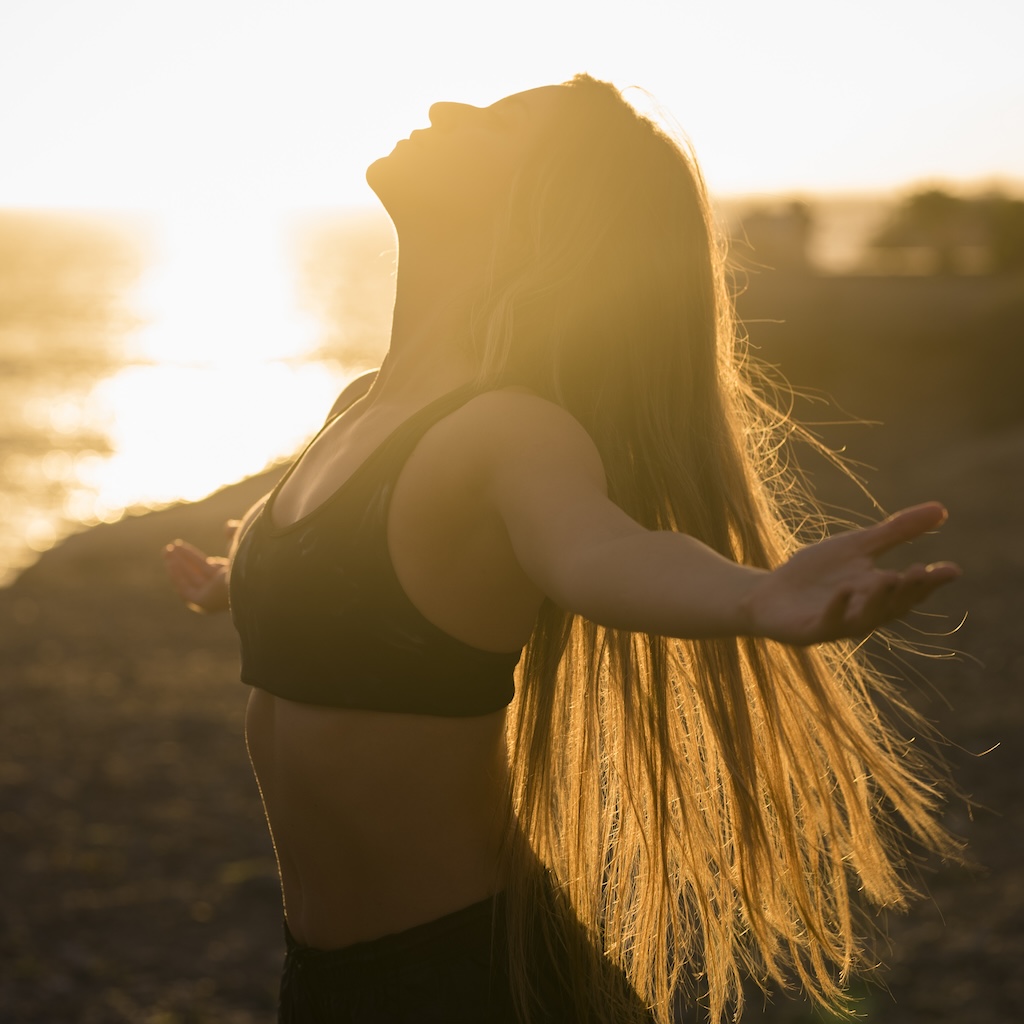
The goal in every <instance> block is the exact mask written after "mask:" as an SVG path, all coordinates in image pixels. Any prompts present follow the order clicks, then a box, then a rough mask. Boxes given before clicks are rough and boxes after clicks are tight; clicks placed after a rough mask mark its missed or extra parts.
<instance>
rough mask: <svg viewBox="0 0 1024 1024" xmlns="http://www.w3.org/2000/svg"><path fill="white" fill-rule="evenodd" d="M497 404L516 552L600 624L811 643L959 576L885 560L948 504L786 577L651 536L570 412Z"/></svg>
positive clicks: (504, 500) (832, 545) (679, 538)
mask: <svg viewBox="0 0 1024 1024" xmlns="http://www.w3.org/2000/svg"><path fill="white" fill-rule="evenodd" d="M502 403H504V408H502ZM492 406H493V408H492V413H493V415H492V416H491V419H492V422H491V424H490V432H489V433H487V434H483V435H482V436H485V437H486V438H487V440H486V447H487V451H488V456H487V460H486V461H487V469H486V479H487V487H488V493H489V496H490V499H491V501H492V502H493V504H494V507H495V509H496V510H497V512H498V514H499V515H500V516H501V518H502V520H503V522H504V524H505V528H506V530H507V532H508V536H509V539H510V541H511V543H512V547H513V550H514V551H515V553H516V557H517V559H518V561H519V563H520V565H521V566H522V567H523V570H524V571H525V572H526V574H527V575H528V576H529V577H530V578H531V580H532V581H533V582H534V583H535V584H536V585H537V586H538V587H539V588H540V589H541V590H542V591H543V592H544V593H545V594H546V595H547V596H548V597H549V598H550V599H551V600H553V601H554V602H555V603H557V604H558V605H560V606H561V607H563V608H566V609H567V610H570V611H573V612H576V613H578V614H580V615H583V616H585V617H586V618H589V619H591V620H592V621H594V622H597V623H600V624H601V625H605V626H613V627H616V628H620V629H629V630H634V631H637V632H646V633H655V634H661V635H665V636H677V637H685V638H698V637H714V636H739V635H748V636H765V637H769V638H771V639H774V640H778V641H781V642H784V643H791V644H811V643H818V642H821V641H825V640H834V639H837V638H839V637H844V636H851V637H855V636H863V635H865V634H866V633H869V632H870V631H871V630H873V629H875V628H877V627H878V626H881V625H882V624H884V623H885V622H887V621H889V620H891V619H893V618H897V617H899V616H900V615H903V614H904V613H905V612H906V611H908V610H909V609H910V608H911V607H913V606H914V605H916V604H918V603H919V602H921V601H923V600H924V599H925V598H926V597H927V596H928V595H929V594H930V593H931V592H932V591H933V590H935V589H936V588H937V587H939V586H941V585H942V584H944V583H948V582H949V581H950V580H952V579H955V578H956V577H957V576H958V575H959V569H958V568H957V567H956V566H955V565H952V564H951V563H940V564H937V565H932V566H921V565H914V566H911V567H910V568H909V569H906V570H903V571H893V570H888V569H882V568H880V567H878V566H877V564H876V559H877V558H878V556H880V555H881V554H883V553H884V552H885V551H888V550H890V549H891V548H894V547H896V546H898V545H899V544H902V543H904V542H906V541H909V540H912V539H913V538H914V537H917V536H919V535H920V534H922V533H925V532H926V531H928V530H930V529H933V528H934V527H936V526H938V525H939V524H940V523H941V522H942V521H943V520H944V519H945V510H944V509H943V508H942V507H941V506H940V505H937V504H927V505H920V506H917V507H915V508H911V509H906V510H904V511H903V512H899V513H897V514H896V515H895V516H893V517H891V518H890V519H887V520H886V521H885V522H883V523H879V524H877V525H875V526H872V527H869V528H867V529H864V530H852V531H850V532H848V533H844V534H839V535H837V536H835V537H832V538H829V539H828V540H825V541H823V542H821V543H819V544H812V545H809V546H808V547H806V548H803V549H802V550H800V551H799V552H797V554H796V555H795V556H794V557H793V558H791V559H790V560H789V561H787V562H786V563H784V564H783V565H781V566H779V567H778V568H776V569H775V570H774V571H767V570H763V569H755V568H751V567H749V566H742V565H738V564H736V563H735V562H732V561H730V560H729V559H727V558H724V557H722V556H721V555H719V554H718V553H717V552H715V551H713V550H711V549H710V548H709V547H707V546H706V545H705V544H702V543H701V542H700V541H698V540H696V539H694V538H693V537H690V536H687V535H686V534H682V533H673V532H670V531H650V530H646V529H644V528H643V527H641V526H640V525H639V524H638V523H636V522H635V521H634V520H633V519H631V518H630V517H629V516H628V515H626V513H625V512H623V511H622V510H621V509H620V508H619V507H618V506H616V505H615V504H614V503H613V502H611V501H610V500H609V499H608V497H607V493H606V485H605V479H604V471H603V468H602V466H601V460H600V457H599V455H598V453H597V450H596V448H595V447H594V444H593V442H592V441H591V440H590V438H589V437H588V436H587V434H586V433H585V432H584V431H583V429H582V428H581V427H580V426H579V424H577V423H576V422H575V420H573V419H572V418H571V417H570V416H569V415H568V414H567V413H565V411H564V410H562V409H559V408H558V407H557V406H554V405H551V404H550V403H547V402H544V401H543V400H541V399H536V398H533V397H532V396H525V395H511V394H506V395H503V396H496V401H495V402H494V403H492ZM481 426H482V425H481Z"/></svg>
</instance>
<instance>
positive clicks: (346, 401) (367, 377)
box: [326, 370, 379, 423]
mask: <svg viewBox="0 0 1024 1024" xmlns="http://www.w3.org/2000/svg"><path fill="white" fill-rule="evenodd" d="M378 372H379V371H378V370H367V372H366V373H362V374H360V375H359V376H358V377H354V378H353V379H352V380H350V381H349V382H348V384H346V385H345V387H343V388H342V390H341V394H340V395H338V397H337V398H336V399H335V402H334V405H332V406H331V411H330V412H329V413H328V414H327V420H326V422H328V423H330V421H331V420H333V419H334V418H335V417H336V416H340V415H341V414H342V413H343V412H345V410H346V409H348V408H349V407H351V406H353V405H355V403H356V402H358V401H359V399H360V398H362V397H363V396H364V395H366V393H367V392H368V391H369V390H370V388H371V387H373V382H374V381H375V380H376V379H377V374H378Z"/></svg>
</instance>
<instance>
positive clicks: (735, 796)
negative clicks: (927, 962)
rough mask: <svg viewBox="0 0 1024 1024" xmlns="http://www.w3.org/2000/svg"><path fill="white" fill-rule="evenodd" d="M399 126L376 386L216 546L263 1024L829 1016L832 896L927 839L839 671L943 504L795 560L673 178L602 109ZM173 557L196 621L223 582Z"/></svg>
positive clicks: (932, 576)
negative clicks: (392, 249)
mask: <svg viewBox="0 0 1024 1024" xmlns="http://www.w3.org/2000/svg"><path fill="white" fill-rule="evenodd" d="M430 122H431V126H430V128H428V129H426V130H422V131H416V132H413V133H412V136H411V137H410V138H409V139H407V140H403V141H402V142H400V143H399V144H398V145H397V146H396V147H395V149H394V151H393V152H392V153H391V154H390V155H389V156H387V157H384V158H383V159H381V160H378V161H376V162H375V163H374V164H373V165H371V167H370V168H369V170H368V172H367V180H368V181H369V183H370V185H371V186H372V187H373V189H374V190H375V192H376V193H377V195H378V196H379V197H380V199H381V201H382V203H383V204H384V206H385V208H386V209H387V211H388V213H389V214H390V216H391V218H392V220H393V221H394V224H395V227H396V230H397V233H398V237H399V241H400V269H399V273H398V287H397V296H396V300H395V310H394V321H393V328H392V335H391V346H390V350H389V352H388V355H387V358H386V360H385V361H384V364H383V366H382V367H381V369H380V371H379V373H377V374H376V375H375V376H374V375H368V376H367V377H363V378H360V379H359V380H357V381H356V382H355V383H354V384H352V385H351V386H350V387H349V388H348V389H347V390H346V392H345V393H344V394H343V395H342V396H341V398H340V399H339V401H338V403H337V404H336V406H335V408H334V410H332V414H331V416H330V417H329V419H328V422H327V424H326V426H325V427H324V429H323V430H322V431H321V433H320V434H319V435H318V436H317V438H316V439H314V441H313V442H312V443H311V444H310V446H309V447H308V448H307V449H306V451H305V452H304V453H303V455H302V456H301V457H300V459H299V460H298V461H297V462H296V464H295V465H294V466H293V467H292V468H291V470H290V471H289V472H288V473H287V474H286V475H285V477H284V478H283V480H282V482H281V483H279V484H278V486H277V487H276V488H275V490H274V492H273V493H272V494H271V495H270V496H268V498H267V499H264V501H263V502H261V503H260V504H259V505H257V506H256V508H254V509H253V510H252V511H250V513H249V514H248V515H247V516H246V518H245V520H244V521H243V523H242V525H241V528H240V530H239V532H238V537H237V540H236V543H235V545H234V550H233V555H232V558H233V562H232V568H231V574H230V590H231V607H232V613H233V615H234V618H235V622H236V625H237V626H238V629H239V632H240V635H241V639H242V678H243V680H244V681H245V682H247V683H249V684H251V685H252V686H253V689H252V691H251V694H250V698H249V709H248V716H247V739H248V745H249V752H250V756H251V759H252V763H253V767H254V769H255V772H256V776H257V778H258V781H259V784H260V789H261V793H262V796H263V800H264V804H265V807H266V812H267V818H268V821H269V824H270V828H271V832H272V834H273V838H274V844H275V849H276V853H277V858H278V864H279V868H280V874H281V883H282V888H283V893H284V904H285V917H286V923H287V932H288V944H289V952H288V956H287V959H286V965H285V976H284V981H283V984H282V1004H281V1018H280V1019H281V1020H282V1021H296V1022H299V1021H301V1022H307V1021H309V1022H312V1021H331V1022H335V1021H349V1020H351V1021H357V1020H358V1021H399V1020H402V1021H404V1020H410V1021H413V1020H415V1021H420V1022H423V1021H435V1020H436V1021H445V1022H454V1021H513V1020H517V1021H518V1020H522V1021H527V1020H533V1021H559V1022H562V1021H571V1020H579V1021H587V1022H590V1021H626V1020H634V1019H637V1020H639V1019H651V1018H655V1019H657V1020H659V1021H668V1020H670V1019H671V1018H672V1013H673V1008H674V1007H675V1008H678V1007H679V1006H681V1005H683V1004H684V1003H686V1001H687V1000H689V1001H690V1002H691V1003H692V1002H694V1001H700V1002H702V1003H704V1004H705V1005H706V1007H707V1011H708V1013H709V1015H710V1017H711V1019H712V1020H718V1019H720V1018H721V1017H722V1015H723V1013H724V1012H725V1010H726V1008H734V1009H736V1010H737V1011H738V1009H739V1008H740V1007H739V1004H740V1001H741V995H740V988H739V986H740V984H741V982H742V979H743V978H744V977H745V976H747V975H752V976H753V977H754V978H755V979H757V980H758V981H762V982H764V981H767V980H769V979H774V980H775V981H777V982H783V981H784V980H785V979H786V978H787V977H792V976H794V975H795V976H796V978H797V979H798V980H799V981H800V982H801V983H802V984H803V985H804V987H805V988H806V989H807V990H808V991H809V992H810V993H811V994H812V995H813V996H815V997H816V998H818V999H819V1000H821V1001H823V1002H826V1003H830V1004H834V1003H837V1002H839V1001H840V1000H841V988H840V984H839V982H838V981H837V980H836V978H837V977H838V978H840V979H841V978H843V977H844V976H845V972H847V971H848V970H849V969H851V968H853V967H855V966H856V965H857V963H858V953H859V942H858V932H857V927H856V924H855V921H854V918H855V912H854V900H853V898H852V895H851V887H853V889H854V890H856V889H860V890H862V891H863V892H864V893H866V895H867V897H868V898H870V899H871V900H874V901H875V902H878V903H894V902H899V901H901V900H902V898H903V894H904V886H903V885H902V883H901V880H900V878H899V877H898V874H897V871H896V866H897V865H898V863H899V856H900V847H899V845H898V844H897V843H896V842H895V839H894V837H895V836H896V835H897V834H898V833H897V829H902V830H903V831H902V833H899V834H906V833H909V834H911V835H912V836H913V837H915V838H916V839H917V840H919V841H920V842H922V843H924V844H925V846H927V847H930V848H933V849H938V850H940V851H943V852H948V851H950V850H952V848H953V845H952V842H951V841H950V840H949V839H948V838H947V837H946V836H945V834H944V833H943V831H942V830H941V828H940V827H939V826H938V825H937V823H936V821H935V804H936V798H935V795H934V791H933V790H932V789H931V788H930V784H929V779H928V776H927V774H923V772H924V770H925V768H926V766H925V765H924V764H922V763H921V762H920V761H919V759H918V756H917V755H916V754H915V753H914V752H913V751H914V749H915V748H912V747H909V746H908V744H906V743H905V742H904V741H903V740H902V739H901V738H900V736H898V735H897V734H896V733H895V732H894V731H893V730H892V729H891V727H890V726H888V725H887V724H886V723H885V722H884V721H883V719H882V718H881V717H880V716H879V714H878V712H877V711H876V710H875V704H874V698H876V697H878V696H882V697H883V698H885V699H886V700H888V701H892V700H893V699H894V695H893V694H892V692H891V691H890V689H889V687H888V686H887V684H886V681H885V680H884V679H882V678H881V677H880V676H879V675H877V674H876V673H874V672H873V671H872V670H871V669H870V668H869V667H868V666H867V665H866V664H864V663H863V662H862V660H861V659H860V658H859V656H857V654H856V650H857V643H856V640H857V638H860V637H863V636H864V635H866V634H867V633H870V632H871V631H872V630H874V629H876V628H877V627H879V626H881V625H882V624H883V623H885V622H887V621H889V620H890V619H893V618H895V617H898V616H900V615H902V614H904V613H905V612H906V611H907V610H908V609H910V608H911V607H913V606H914V605H916V604H917V603H919V602H920V601H922V600H923V599H924V598H925V597H927V596H928V595H929V594H930V593H931V592H932V591H933V590H934V589H935V588H936V587H939V586H941V585H942V584H944V583H947V582H949V581H950V580H952V579H954V578H955V577H956V576H957V575H958V569H957V568H956V567H955V566H953V565H951V564H948V563H942V564H937V565H931V566H927V567H925V566H921V565H915V566H912V567H911V568H909V569H906V570H903V571H892V570H883V569H880V568H878V567H876V565H875V559H876V557H877V556H878V555H880V554H881V553H883V552H885V551H887V550H889V549H891V548H893V547H896V546H898V545H899V544H901V543H903V542H905V541H909V540H911V539H913V538H914V537H917V536H919V535H920V534H922V533H924V532H925V531H928V530H930V529H933V528H934V527H936V526H938V525H939V524H940V523H941V521H942V520H943V519H944V517H945V513H944V511H943V510H942V508H941V507H940V506H938V505H935V504H928V505H922V506H918V507H916V508H912V509H907V510H904V511H903V512H901V513H898V514H897V515H895V516H893V517H891V518H889V519H888V520H886V521H885V522H883V523H880V524H878V525H875V526H873V527H870V528H868V529H864V530H859V531H852V532H848V533H843V534H839V535H836V536H834V537H831V538H830V539H827V540H823V541H819V542H818V543H813V544H810V545H809V546H801V537H802V536H803V535H805V534H806V533H807V532H808V531H809V530H811V529H818V531H819V532H818V534H817V537H818V538H820V537H821V536H823V535H824V534H823V532H822V531H821V529H820V522H821V521H820V519H814V520H813V522H812V518H813V516H814V515H816V512H815V510H814V508H813V506H811V505H810V504H809V502H808V501H806V500H804V499H802V498H801V497H800V496H799V495H800V492H799V491H798V490H796V489H795V488H794V481H793V478H792V475H791V474H790V473H789V472H788V471H787V469H786V467H785V465H784V464H783V462H782V460H781V459H780V457H779V455H778V453H779V451H780V448H779V445H778V444H777V443H776V440H777V438H778V436H779V435H780V433H782V434H785V433H786V432H787V431H789V432H791V431H792V430H793V429H794V428H793V427H792V425H791V424H788V423H787V422H786V421H785V418H784V417H778V416H776V414H775V413H774V412H773V411H772V410H771V409H770V408H769V406H768V405H767V404H766V403H764V402H763V401H762V400H761V399H760V398H759V397H758V394H757V392H756V391H755V389H754V388H753V387H752V385H751V383H750V368H749V366H748V365H747V364H746V362H745V360H744V359H743V358H742V357H741V353H740V352H739V349H738V346H737V343H736V336H735V332H734V330H733V323H732V319H731V311H730V307H729V303H728V301H727V297H726V295H725V292H724V287H723V276H722V266H721V261H720V259H719V256H718V253H717V251H716V248H715V245H714V242H713V238H712V234H711V230H710V226H709V215H708V206H707V201H706V198H705V195H704V190H703V185H702V182H701V180H700V177H699V173H698V171H697V169H696V167H695V165H694V164H693V162H692V160H690V159H689V158H688V156H687V155H686V154H685V153H684V152H683V151H682V150H681V149H680V147H679V146H678V145H677V144H675V143H674V142H673V141H671V140H670V139H669V138H668V137H667V136H666V135H664V134H663V133H662V132H661V131H660V130H659V129H657V128H656V127H655V126H654V125H653V124H652V123H651V122H650V121H648V120H646V119H645V118H643V117H640V116H639V115H638V114H637V113H636V112H635V111H634V110H633V109H632V108H631V107H629V106H628V105H627V104H626V103H625V102H624V101H623V100H622V98H621V97H620V95H619V94H618V92H617V91H616V90H615V89H614V88H613V87H612V86H610V85H608V84H606V83H602V82H598V81H595V80H594V79H591V78H589V77H587V76H579V77H577V78H576V79H574V80H573V81H572V82H570V83H567V84H565V85H561V86H552V87H548V88H542V89H533V90H530V91H528V92H524V93H519V94H517V95H514V96H509V97H507V98H505V99H503V100H500V101H499V102H497V103H495V104H493V105H492V106H490V107H487V108H484V109H478V108H476V107H469V106H465V105H462V104H452V103H439V104H435V105H434V106H433V107H432V108H431V110H430ZM792 524H800V525H801V526H802V529H801V531H800V532H801V537H798V536H797V533H796V531H795V529H794V527H793V525H792ZM808 524H811V525H810V526H809V525H808ZM167 560H168V567H169V570H170V573H171V576H172V579H173V581H174V583H175V585H176V586H177V589H178V590H179V592H180V593H181V595H182V596H183V597H184V598H185V599H186V600H187V601H189V602H190V603H191V604H192V605H193V606H196V607H198V608H200V609H202V610H214V609H216V608H222V607H226V605H227V582H226V579H227V566H226V564H225V562H224V561H223V560H218V559H208V558H206V557H205V556H204V555H203V554H202V553H201V552H198V551H196V550H195V549H194V548H191V547H190V546H189V545H186V544H184V543H182V542H176V543H175V544H173V545H171V546H169V548H168V550H167ZM845 638H850V639H845ZM826 641H829V642H830V643H825V642H826ZM517 662H518V663H519V664H518V668H516V664H517ZM513 670H515V673H516V674H515V687H514V686H513ZM516 690H517V691H518V692H517V694H516V699H515V702H514V703H512V704H511V708H510V709H508V710H506V707H507V706H508V705H509V704H510V702H512V698H513V693H514V692H515V691H516ZM903 710H904V711H905V710H906V709H905V708H904V709H903ZM894 808H895V809H898V814H897V813H895V812H894V810H893V809H894ZM647 1008H650V1015H649V1014H648V1009H647Z"/></svg>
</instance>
